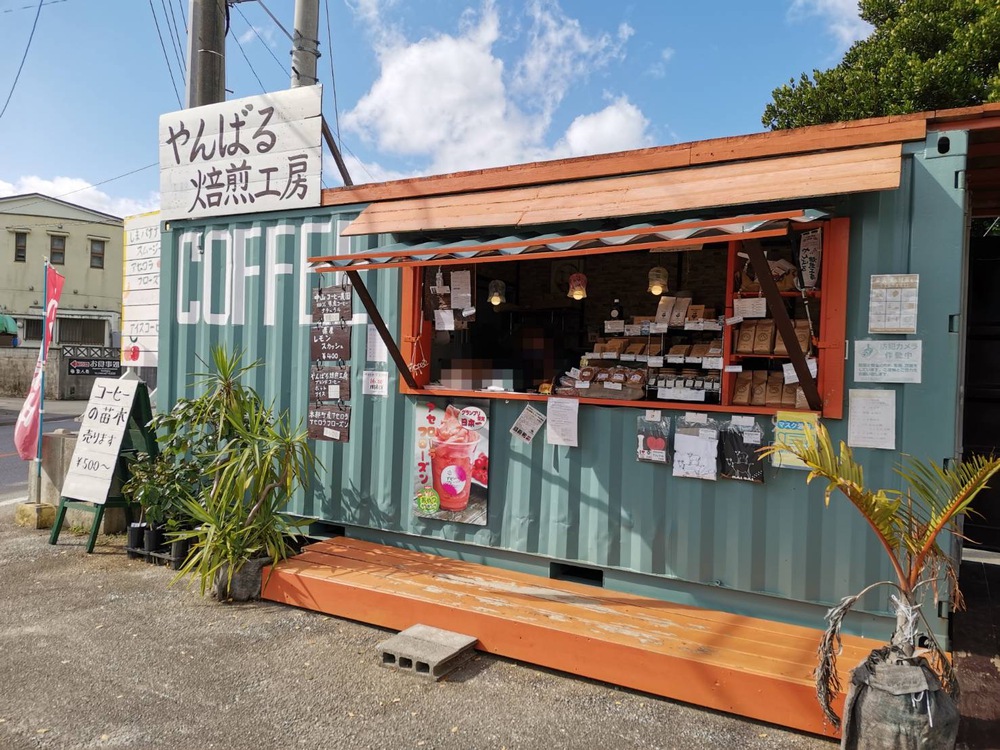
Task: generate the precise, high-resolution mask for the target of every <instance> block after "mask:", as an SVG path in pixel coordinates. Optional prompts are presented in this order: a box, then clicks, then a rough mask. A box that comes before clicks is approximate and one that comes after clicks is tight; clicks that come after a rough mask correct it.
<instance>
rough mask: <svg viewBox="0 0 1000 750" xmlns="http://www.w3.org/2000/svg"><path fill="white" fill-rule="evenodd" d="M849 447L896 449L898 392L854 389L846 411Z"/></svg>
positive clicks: (851, 391) (850, 394)
mask: <svg viewBox="0 0 1000 750" xmlns="http://www.w3.org/2000/svg"><path fill="white" fill-rule="evenodd" d="M847 412H848V413H847V444H848V445H849V446H851V447H852V448H882V449H883V450H890V451H891V450H895V449H896V392H895V391H888V390H886V391H876V390H863V389H857V388H852V389H851V390H850V393H849V398H848V408H847Z"/></svg>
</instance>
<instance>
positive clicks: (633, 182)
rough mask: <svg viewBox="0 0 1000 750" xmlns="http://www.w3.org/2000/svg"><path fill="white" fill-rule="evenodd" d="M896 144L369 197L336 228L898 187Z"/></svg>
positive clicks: (467, 222)
mask: <svg viewBox="0 0 1000 750" xmlns="http://www.w3.org/2000/svg"><path fill="white" fill-rule="evenodd" d="M901 156H902V147H901V145H900V144H899V143H893V144H889V145H885V146H869V147H866V148H858V149H848V150H844V151H830V152H822V153H813V154H804V155H798V156H784V157H774V158H769V159H759V160H756V161H750V162H732V163H728V164H721V165H711V166H702V167H691V168H687V169H677V170H672V171H665V172H655V173H649V174H641V175H632V176H628V177H618V178H608V179H603V180H587V181H575V182H563V183H558V184H553V185H542V186H540V187H531V188H512V189H509V190H494V191H488V192H482V193H464V194H461V195H450V196H437V197H428V198H418V199H410V200H399V201H388V202H385V203H375V204H372V205H370V206H368V208H366V209H365V210H364V211H362V212H361V215H360V216H358V218H357V219H355V220H354V221H353V222H352V223H351V224H350V225H349V226H348V227H347V228H346V229H345V230H344V232H343V234H345V235H357V234H378V233H383V232H415V231H437V230H445V229H458V228H475V227H496V226H529V225H537V224H548V223H560V222H571V221H581V220H585V219H600V218H612V217H620V216H638V215H642V214H652V213H667V212H673V211H688V210H699V209H704V208H705V207H711V206H737V205H745V204H753V203H759V202H765V201H776V200H794V199H801V198H807V197H820V196H829V195H837V194H840V193H857V192H864V191H874V190H889V189H896V188H898V187H899V179H900V176H899V175H900V169H901V163H902V160H901Z"/></svg>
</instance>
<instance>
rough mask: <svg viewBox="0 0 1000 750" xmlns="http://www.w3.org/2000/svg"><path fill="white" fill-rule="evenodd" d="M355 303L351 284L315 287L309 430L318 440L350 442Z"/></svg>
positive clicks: (311, 329) (311, 338) (311, 336)
mask: <svg viewBox="0 0 1000 750" xmlns="http://www.w3.org/2000/svg"><path fill="white" fill-rule="evenodd" d="M352 306H353V290H352V289H351V286H350V284H345V285H343V286H335V287H325V288H322V289H315V290H313V294H312V319H313V324H312V327H311V328H310V347H309V351H310V359H312V361H313V365H312V367H311V368H310V369H309V414H308V431H309V437H311V438H313V439H314V440H332V441H334V442H337V443H346V442H347V441H348V440H349V439H350V436H351V407H350V406H349V405H346V404H345V403H344V402H345V401H349V400H350V398H351V365H350V359H351V325H350V323H351V319H352V317H353V312H352ZM324 362H346V363H347V364H344V365H329V364H321V363H324ZM331 401H332V402H335V403H333V404H324V403H322V402H331Z"/></svg>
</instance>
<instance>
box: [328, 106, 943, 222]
mask: <svg viewBox="0 0 1000 750" xmlns="http://www.w3.org/2000/svg"><path fill="white" fill-rule="evenodd" d="M934 114H935V113H930V112H925V113H915V114H909V115H891V116H889V117H880V118H872V119H867V120H857V121H854V122H840V123H830V124H825V125H814V126H811V127H805V128H795V129H793V130H774V131H769V132H763V133H753V134H749V135H737V136H728V137H724V138H714V139H711V140H706V141H696V142H693V143H682V144H677V145H671V146H658V147H654V148H647V149H639V150H635V151H623V152H618V153H613V154H600V155H595V156H584V157H576V158H571V159H560V160H555V161H546V162H534V163H529V164H516V165H511V166H506V167H498V168H495V169H484V170H473V171H467V172H456V173H452V174H447V175H433V176H429V177H417V178H410V179H404V180H394V181H390V182H382V183H369V184H366V185H355V186H351V187H340V188H331V189H329V190H324V191H323V192H322V198H321V204H322V205H324V206H344V205H348V204H352V203H373V202H381V201H389V200H400V199H406V198H420V197H428V196H434V195H446V194H449V193H459V192H474V191H481V190H495V189H499V188H513V187H526V186H529V185H542V184H548V183H554V182H564V181H566V180H584V179H596V178H603V177H618V176H621V175H625V174H638V173H642V172H653V171H660V170H664V169H677V168H683V167H688V166H691V165H693V164H711V163H719V162H723V161H727V160H733V161H738V160H746V159H755V158H762V157H765V156H780V155H792V154H801V153H808V152H810V151H828V150H834V149H846V148H857V147H864V146H875V145H881V144H886V143H897V142H903V141H920V140H923V139H924V138H925V137H926V134H927V129H928V118H929V117H933V116H934ZM937 114H938V116H939V117H946V116H947V114H946V113H945V112H941V113H937Z"/></svg>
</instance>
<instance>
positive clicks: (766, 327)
mask: <svg viewBox="0 0 1000 750" xmlns="http://www.w3.org/2000/svg"><path fill="white" fill-rule="evenodd" d="M773 351H774V321H773V320H758V321H757V329H756V331H755V332H754V336H753V353H754V354H770V353H771V352H773Z"/></svg>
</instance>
